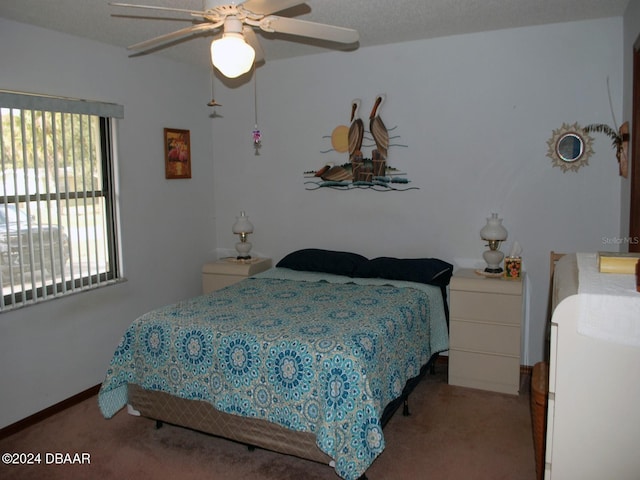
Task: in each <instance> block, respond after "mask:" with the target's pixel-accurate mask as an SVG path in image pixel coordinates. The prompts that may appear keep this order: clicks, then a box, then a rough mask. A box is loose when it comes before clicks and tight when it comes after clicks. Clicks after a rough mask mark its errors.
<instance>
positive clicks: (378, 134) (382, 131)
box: [369, 94, 389, 160]
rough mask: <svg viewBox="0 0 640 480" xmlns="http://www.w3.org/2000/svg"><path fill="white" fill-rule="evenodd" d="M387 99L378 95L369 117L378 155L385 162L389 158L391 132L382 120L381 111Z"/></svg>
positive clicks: (382, 95)
mask: <svg viewBox="0 0 640 480" xmlns="http://www.w3.org/2000/svg"><path fill="white" fill-rule="evenodd" d="M385 99H386V95H384V94H381V95H378V97H377V98H376V101H375V103H374V105H373V108H372V109H371V114H370V115H369V130H370V131H371V135H373V140H374V141H375V142H376V149H377V150H378V154H379V155H380V157H381V158H382V159H383V160H385V159H386V158H387V151H388V150H389V132H388V131H387V127H386V126H385V124H384V122H383V121H382V118H380V109H381V107H382V104H383V103H384V101H385ZM372 157H375V155H372Z"/></svg>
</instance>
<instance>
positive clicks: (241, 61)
mask: <svg viewBox="0 0 640 480" xmlns="http://www.w3.org/2000/svg"><path fill="white" fill-rule="evenodd" d="M255 58H256V52H255V50H254V49H253V48H252V47H251V45H249V44H248V43H247V42H245V41H244V37H243V36H242V34H241V33H236V32H226V33H224V34H223V35H222V38H220V39H218V40H214V41H213V42H211V62H212V63H213V66H214V67H216V68H217V69H218V70H220V72H221V73H222V74H223V75H224V76H225V77H227V78H236V77H239V76H240V75H242V74H244V73H247V72H248V71H249V70H251V67H252V66H253V61H254V60H255Z"/></svg>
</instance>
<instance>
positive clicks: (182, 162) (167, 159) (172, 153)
mask: <svg viewBox="0 0 640 480" xmlns="http://www.w3.org/2000/svg"><path fill="white" fill-rule="evenodd" d="M164 171H165V178H169V179H172V178H191V139H190V134H189V130H178V129H175V128H165V129H164Z"/></svg>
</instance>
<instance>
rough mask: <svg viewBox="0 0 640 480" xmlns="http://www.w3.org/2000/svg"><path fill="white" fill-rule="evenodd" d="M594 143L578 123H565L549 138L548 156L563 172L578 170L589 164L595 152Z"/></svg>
mask: <svg viewBox="0 0 640 480" xmlns="http://www.w3.org/2000/svg"><path fill="white" fill-rule="evenodd" d="M592 143H593V138H591V136H590V135H589V134H588V133H587V132H585V131H584V129H583V128H582V127H581V126H580V125H578V123H574V124H572V125H570V124H568V123H563V124H562V126H561V127H560V128H558V129H556V130H554V131H553V134H552V135H551V138H550V139H549V140H547V145H548V146H549V151H548V152H547V157H549V158H551V163H552V165H553V166H554V167H560V168H561V169H562V172H563V173H564V172H566V171H568V170H571V171H573V172H577V171H578V169H579V168H580V167H582V166H583V165H589V157H590V156H591V155H592V154H593V148H592V147H591V144H592Z"/></svg>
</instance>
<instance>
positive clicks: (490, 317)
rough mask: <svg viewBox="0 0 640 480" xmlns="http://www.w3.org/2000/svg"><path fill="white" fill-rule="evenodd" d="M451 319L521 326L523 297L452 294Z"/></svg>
mask: <svg viewBox="0 0 640 480" xmlns="http://www.w3.org/2000/svg"><path fill="white" fill-rule="evenodd" d="M451 318H458V319H463V320H464V319H472V320H477V321H482V322H491V323H494V322H496V323H507V324H514V325H518V326H519V325H520V322H521V321H522V297H521V296H520V295H500V294H491V293H481V292H466V291H454V292H452V293H451Z"/></svg>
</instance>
